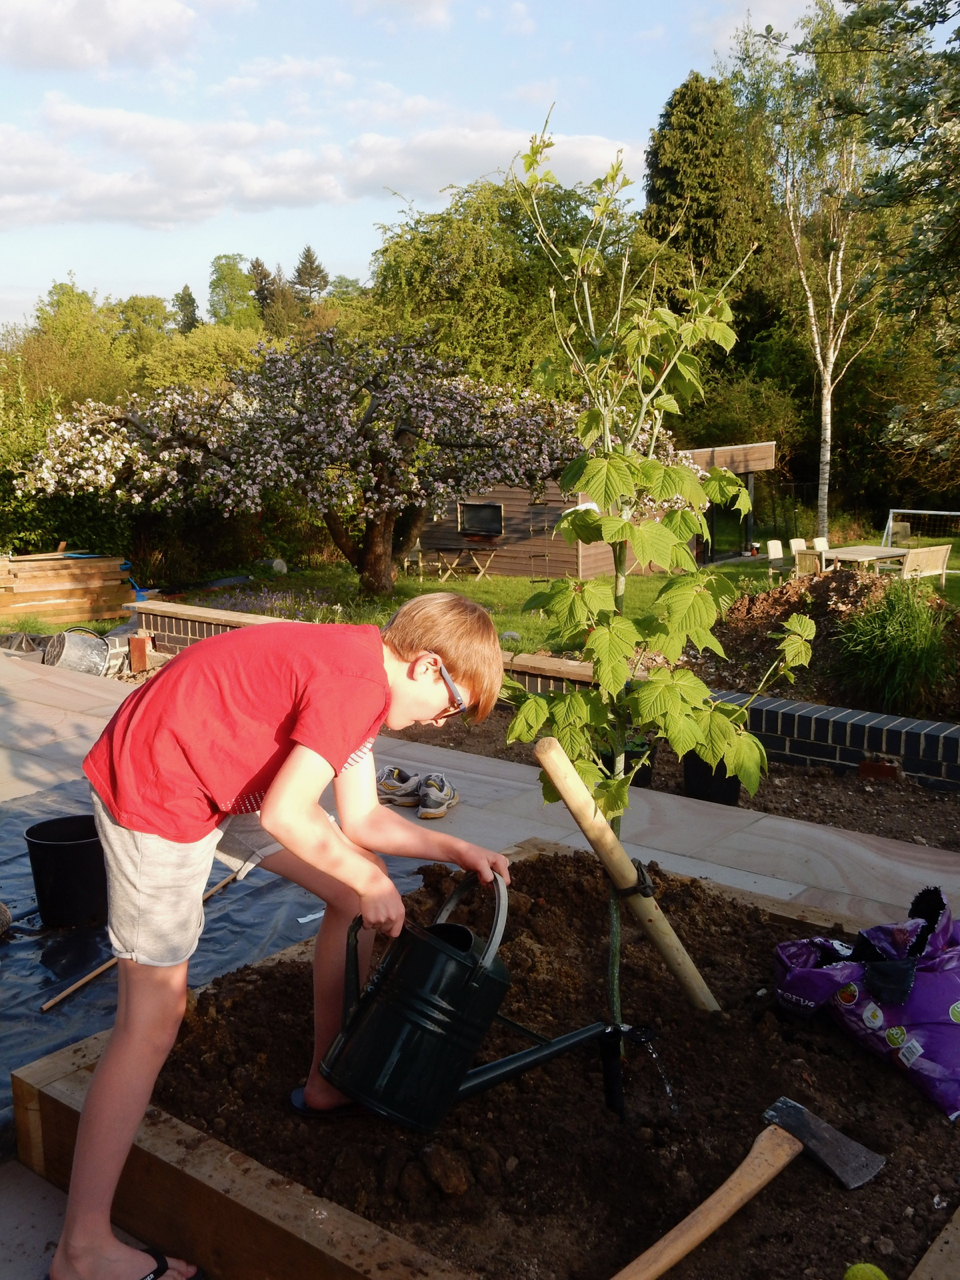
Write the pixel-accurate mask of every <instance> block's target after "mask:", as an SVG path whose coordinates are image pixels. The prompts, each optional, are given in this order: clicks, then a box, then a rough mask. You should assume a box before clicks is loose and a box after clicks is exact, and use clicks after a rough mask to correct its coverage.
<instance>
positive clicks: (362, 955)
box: [260, 846, 384, 1110]
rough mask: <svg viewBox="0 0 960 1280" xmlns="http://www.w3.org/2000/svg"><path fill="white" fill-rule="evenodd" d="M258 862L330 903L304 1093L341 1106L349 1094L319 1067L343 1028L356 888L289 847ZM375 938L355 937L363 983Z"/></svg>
mask: <svg viewBox="0 0 960 1280" xmlns="http://www.w3.org/2000/svg"><path fill="white" fill-rule="evenodd" d="M354 848H355V849H356V851H357V852H358V853H362V854H363V856H364V857H366V858H370V859H372V860H373V861H375V862H376V863H377V865H378V866H379V867H380V868H381V869H384V866H383V863H382V862H381V860H380V859H379V858H377V857H376V855H375V854H372V853H368V852H367V850H366V849H360V848H359V846H354ZM260 865H261V866H262V867H265V868H266V869H267V870H268V871H272V872H274V873H275V874H276V875H280V876H283V877H284V878H285V879H287V880H292V881H293V882H294V883H295V884H298V885H300V886H301V887H302V888H304V889H307V890H308V891H309V892H310V893H312V894H314V895H315V896H316V897H318V898H321V899H322V900H323V902H324V903H326V910H325V911H324V913H323V919H322V920H321V921H320V928H319V930H318V931H317V941H316V945H315V947H314V949H313V1061H312V1062H311V1064H310V1072H309V1075H308V1076H307V1083H306V1085H305V1086H304V1091H303V1094H304V1101H305V1102H306V1104H307V1106H309V1107H316V1108H317V1109H318V1110H326V1109H327V1108H329V1107H336V1106H340V1105H341V1103H344V1102H347V1101H348V1099H347V1098H346V1097H345V1096H344V1095H343V1094H342V1093H341V1092H340V1090H339V1089H335V1088H334V1087H333V1085H332V1084H330V1083H329V1082H328V1081H327V1080H324V1078H323V1076H322V1075H321V1074H320V1072H319V1071H318V1070H317V1067H318V1065H319V1063H320V1059H321V1058H322V1057H323V1055H324V1054H325V1053H326V1051H327V1049H328V1047H329V1045H330V1042H331V1040H333V1038H334V1036H335V1035H336V1034H337V1032H338V1031H339V1030H340V1023H341V1021H342V1019H343V980H344V974H345V972H346V948H347V930H348V929H349V928H350V925H351V923H352V921H353V920H354V918H355V917H356V916H357V915H359V914H360V899H359V898H358V897H357V895H356V894H355V893H354V892H353V890H352V889H348V888H347V887H346V886H345V885H343V884H341V883H340V881H339V880H334V878H333V877H332V876H328V875H325V874H324V873H323V872H322V871H317V870H315V868H313V867H311V866H309V865H308V864H307V863H306V862H304V861H303V859H302V858H298V857H297V856H296V855H295V854H293V853H290V852H289V851H288V850H286V849H281V850H280V851H279V852H278V853H272V854H269V855H268V856H267V857H266V858H264V859H263V860H262V861H261V863H260ZM373 943H374V934H373V931H372V930H370V929H361V931H360V936H359V938H358V939H357V944H358V945H357V950H358V960H359V964H360V981H361V982H362V981H363V980H364V978H365V977H366V973H367V970H368V968H369V967H370V957H371V955H372V954H373Z"/></svg>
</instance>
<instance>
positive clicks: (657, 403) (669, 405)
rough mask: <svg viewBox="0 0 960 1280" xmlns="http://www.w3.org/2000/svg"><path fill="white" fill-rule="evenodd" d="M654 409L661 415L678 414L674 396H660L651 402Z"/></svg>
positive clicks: (678, 409) (678, 410) (678, 407)
mask: <svg viewBox="0 0 960 1280" xmlns="http://www.w3.org/2000/svg"><path fill="white" fill-rule="evenodd" d="M653 407H654V409H658V410H659V411H660V412H661V413H679V412H680V406H679V405H678V404H677V400H676V397H675V396H670V395H662V396H657V398H656V400H654V402H653Z"/></svg>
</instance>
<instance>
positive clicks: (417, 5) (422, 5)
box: [353, 0, 453, 28]
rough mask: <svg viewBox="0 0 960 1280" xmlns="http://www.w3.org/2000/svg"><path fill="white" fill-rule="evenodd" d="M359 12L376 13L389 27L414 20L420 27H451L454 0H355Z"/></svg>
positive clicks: (355, 7)
mask: <svg viewBox="0 0 960 1280" xmlns="http://www.w3.org/2000/svg"><path fill="white" fill-rule="evenodd" d="M353 7H354V9H355V10H356V11H357V12H358V13H371V12H373V13H376V14H378V15H379V16H380V18H381V21H383V22H384V23H385V24H386V25H387V26H388V27H390V28H395V27H396V26H397V25H398V24H400V23H404V22H412V23H413V24H414V25H415V26H419V27H449V25H450V23H451V20H452V19H451V12H450V11H451V9H452V8H453V0H353Z"/></svg>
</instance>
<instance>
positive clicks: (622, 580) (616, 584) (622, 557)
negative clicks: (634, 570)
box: [610, 542, 627, 614]
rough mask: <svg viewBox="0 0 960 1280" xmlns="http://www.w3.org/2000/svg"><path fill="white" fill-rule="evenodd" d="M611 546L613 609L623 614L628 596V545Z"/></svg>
mask: <svg viewBox="0 0 960 1280" xmlns="http://www.w3.org/2000/svg"><path fill="white" fill-rule="evenodd" d="M610 545H611V549H612V551H613V607H614V608H615V609H616V611H617V613H621V614H622V613H623V604H624V598H625V597H626V594H627V544H626V543H625V542H613V543H611V544H610Z"/></svg>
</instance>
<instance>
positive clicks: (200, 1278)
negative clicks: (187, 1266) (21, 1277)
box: [46, 1245, 206, 1280]
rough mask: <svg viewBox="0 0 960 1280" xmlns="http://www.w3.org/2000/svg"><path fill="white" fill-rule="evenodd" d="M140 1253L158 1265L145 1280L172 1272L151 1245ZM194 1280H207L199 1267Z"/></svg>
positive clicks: (47, 1279) (165, 1260)
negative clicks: (145, 1254) (148, 1256)
mask: <svg viewBox="0 0 960 1280" xmlns="http://www.w3.org/2000/svg"><path fill="white" fill-rule="evenodd" d="M140 1252H141V1253H149V1255H150V1257H151V1258H152V1259H153V1261H154V1262H155V1264H156V1265H155V1266H154V1268H153V1270H152V1271H148V1272H147V1274H146V1275H145V1276H144V1277H143V1280H160V1277H161V1276H165V1275H166V1274H167V1272H168V1271H169V1270H170V1268H169V1267H168V1266H167V1258H166V1254H163V1253H161V1252H160V1250H159V1249H151V1248H150V1247H149V1245H144V1246H143V1247H142V1248H141V1250H140ZM46 1280H50V1276H49V1275H48V1276H47V1277H46ZM193 1280H206V1276H205V1275H204V1273H203V1271H202V1270H201V1269H200V1268H199V1267H198V1268H197V1271H196V1275H195V1276H194V1277H193Z"/></svg>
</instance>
